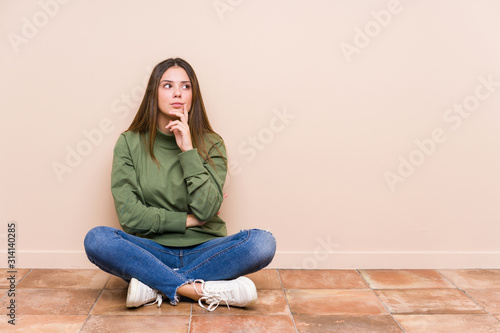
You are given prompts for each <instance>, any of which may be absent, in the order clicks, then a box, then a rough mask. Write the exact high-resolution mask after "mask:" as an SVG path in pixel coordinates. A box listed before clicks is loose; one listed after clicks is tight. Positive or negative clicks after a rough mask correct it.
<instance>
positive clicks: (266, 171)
mask: <svg viewBox="0 0 500 333" xmlns="http://www.w3.org/2000/svg"><path fill="white" fill-rule="evenodd" d="M498 13H500V2H498V1H485V0H480V1H466V0H460V1H456V0H454V1H451V0H449V1H406V0H401V1H386V0H384V1H348V0H342V1H286V0H277V1H263V0H254V1H241V0H204V1H189V2H188V1H165V0H161V1H160V0H157V1H118V0H112V1H104V2H103V1H81V0H72V1H68V0H65V1H63V0H40V1H33V0H30V1H8V2H5V1H4V2H3V3H2V4H1V5H0V22H2V23H1V26H0V29H1V31H0V35H1V36H3V37H2V38H1V39H0V44H1V45H0V57H1V62H0V66H1V73H2V80H1V81H0V91H1V96H2V97H1V98H0V108H1V115H0V117H1V118H0V123H1V124H2V130H1V132H0V133H1V134H0V135H1V140H0V145H1V150H0V151H1V155H2V163H0V168H1V169H0V170H1V171H0V175H1V177H2V179H1V192H0V214H1V215H0V216H1V219H0V222H1V223H0V228H1V229H0V243H1V244H4V245H2V246H1V249H0V250H1V251H2V252H0V253H1V254H2V257H1V258H0V260H1V262H0V267H5V265H6V262H7V259H6V250H5V249H6V242H7V224H8V222H10V221H15V222H17V237H18V238H17V241H16V247H17V265H18V267H61V268H62V267H92V266H91V264H90V263H89V262H88V261H87V259H86V256H85V254H84V252H83V245H82V243H83V238H84V236H85V234H86V232H87V231H88V230H89V229H90V228H92V227H94V226H97V225H109V226H118V223H117V220H116V216H115V212H114V207H113V201H112V197H111V193H110V189H109V182H110V167H111V158H112V149H113V146H114V143H115V141H116V139H117V137H118V135H119V134H120V132H121V131H123V130H125V129H126V128H127V127H128V125H129V124H130V122H131V120H132V118H133V116H134V115H135V112H136V109H137V107H138V104H139V102H140V100H141V98H142V93H143V91H144V85H145V81H146V80H147V78H148V77H149V74H150V71H151V69H152V67H154V65H156V64H157V63H158V62H160V61H161V60H164V59H166V58H168V57H175V56H180V57H182V58H185V59H186V60H187V61H188V62H190V63H191V64H192V65H193V67H194V68H195V70H196V72H197V75H198V78H199V80H200V83H201V88H202V92H203V97H204V99H205V103H206V107H207V109H208V112H209V116H210V118H211V121H212V125H213V126H214V127H215V129H216V130H217V131H218V132H219V133H220V134H221V135H222V136H223V137H224V139H225V141H226V144H227V147H228V152H229V157H230V161H231V176H230V178H228V182H227V185H226V189H225V191H226V192H227V193H228V194H229V197H228V198H227V199H226V200H225V202H224V204H223V207H222V213H221V216H222V217H223V218H224V219H225V220H226V221H227V224H228V228H229V230H230V232H236V231H238V230H240V229H245V228H253V227H258V228H264V229H270V230H271V231H272V232H273V233H274V234H275V236H276V237H277V239H278V253H277V255H276V258H275V261H274V262H273V267H282V268H285V267H288V268H350V267H356V268H371V267H377V268H400V267H403V268H420V267H426V268H432V267H440V268H454V267H462V268H465V267H479V268H480V267H496V268H498V267H500V264H499V263H500V242H499V241H498V238H499V234H500V214H499V210H498V207H499V199H500V194H499V190H500V176H499V174H500V173H499V170H500V148H499V142H500V112H499V111H500V62H499V59H500V43H499V39H498V31H500V20H498ZM2 258H3V259H2Z"/></svg>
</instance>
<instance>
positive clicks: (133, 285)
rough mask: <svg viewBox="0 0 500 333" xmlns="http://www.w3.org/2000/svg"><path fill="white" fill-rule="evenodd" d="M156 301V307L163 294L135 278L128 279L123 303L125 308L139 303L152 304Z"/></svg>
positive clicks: (133, 306) (137, 305)
mask: <svg viewBox="0 0 500 333" xmlns="http://www.w3.org/2000/svg"><path fill="white" fill-rule="evenodd" d="M157 302H158V307H160V305H161V303H162V302H163V296H162V295H161V294H160V293H159V292H158V290H154V289H153V288H150V287H148V286H146V285H145V284H144V283H142V282H141V281H139V280H137V279H136V278H132V279H131V280H130V283H129V285H128V292H127V302H126V303H125V305H126V306H127V308H136V307H139V306H141V305H153V304H155V303H157Z"/></svg>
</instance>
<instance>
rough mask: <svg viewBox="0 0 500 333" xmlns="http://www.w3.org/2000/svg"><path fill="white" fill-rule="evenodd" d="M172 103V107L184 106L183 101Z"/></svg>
mask: <svg viewBox="0 0 500 333" xmlns="http://www.w3.org/2000/svg"><path fill="white" fill-rule="evenodd" d="M170 105H172V107H174V108H181V107H182V103H172V104H170Z"/></svg>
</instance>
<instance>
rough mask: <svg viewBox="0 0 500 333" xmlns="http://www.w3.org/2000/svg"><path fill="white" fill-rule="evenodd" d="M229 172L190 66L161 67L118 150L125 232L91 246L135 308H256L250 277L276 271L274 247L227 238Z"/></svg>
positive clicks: (261, 234)
mask: <svg viewBox="0 0 500 333" xmlns="http://www.w3.org/2000/svg"><path fill="white" fill-rule="evenodd" d="M226 172H227V158H226V150H225V147H224V142H223V140H222V138H221V137H220V136H219V135H218V134H216V133H215V132H214V131H213V130H212V128H211V126H210V123H209V121H208V118H207V114H206V111H205V106H204V104H203V99H202V97H201V92H200V87H199V84H198V79H197V78H196V74H195V73H194V71H193V69H192V67H191V66H190V65H189V64H188V63H187V62H186V61H184V60H182V59H180V58H175V59H172V58H171V59H167V60H165V61H163V62H161V63H159V64H158V65H157V66H156V67H155V68H154V69H153V72H152V74H151V77H150V79H149V83H148V86H147V89H146V92H145V94H144V98H143V100H142V103H141V105H140V107H139V110H138V112H137V115H136V116H135V119H134V120H133V121H132V124H131V125H130V127H129V129H128V130H127V131H126V132H124V133H122V134H121V135H120V137H119V138H118V141H117V143H116V146H115V149H114V157H113V170H112V175H111V192H112V194H113V198H114V201H115V208H116V213H117V215H118V220H119V222H120V224H121V226H122V228H123V231H122V230H119V229H115V228H111V227H96V228H94V229H92V230H90V231H89V233H88V234H87V236H86V237H85V242H84V243H85V244H84V245H85V251H86V253H87V256H88V258H89V260H90V261H91V262H92V263H94V264H95V265H97V266H98V267H99V268H101V269H102V270H104V271H106V272H108V273H110V274H113V275H116V276H119V277H121V278H122V279H124V280H126V281H130V283H129V288H128V293H127V302H126V305H127V307H138V306H141V305H144V304H146V303H149V304H154V303H156V302H157V303H158V307H159V306H160V305H161V303H162V300H163V297H164V296H165V297H167V298H168V299H169V300H170V303H171V304H172V305H175V304H177V302H178V301H179V295H182V296H186V297H189V298H191V299H193V300H197V301H198V303H199V304H200V306H202V307H204V308H206V309H208V310H210V311H212V310H214V309H215V308H216V307H217V306H218V305H219V303H220V302H224V303H225V304H227V305H228V306H229V305H233V306H240V307H245V306H249V305H252V304H254V303H255V301H256V300H257V292H256V288H255V285H254V284H253V282H252V281H251V280H250V279H248V278H246V277H244V276H243V275H245V274H249V273H252V272H256V271H258V270H260V269H262V268H264V267H266V266H267V265H269V263H270V262H271V261H272V259H273V257H274V253H275V250H276V242H275V239H274V237H273V236H272V234H271V233H269V232H267V231H263V230H258V229H252V230H244V231H241V232H239V233H237V234H235V235H232V236H227V232H226V226H225V222H224V221H223V220H222V219H221V218H220V217H219V216H218V211H219V209H220V206H221V204H222V200H223V197H224V195H223V192H222V188H223V185H224V181H225V178H226ZM202 301H205V302H206V303H207V304H209V306H208V307H206V306H204V305H203V304H202Z"/></svg>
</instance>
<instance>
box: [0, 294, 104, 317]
mask: <svg viewBox="0 0 500 333" xmlns="http://www.w3.org/2000/svg"><path fill="white" fill-rule="evenodd" d="M100 292H101V291H100V290H93V289H89V290H51V289H18V290H17V291H16V298H15V300H16V304H17V309H16V312H17V314H19V315H85V314H89V313H90V310H91V309H92V306H93V305H94V303H95V301H96V300H97V297H98V295H99V293H100ZM7 302H9V298H4V299H3V300H2V302H1V303H0V304H1V305H0V307H1V308H2V309H4V308H5V307H6V306H7Z"/></svg>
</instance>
